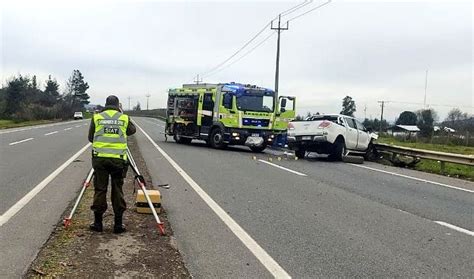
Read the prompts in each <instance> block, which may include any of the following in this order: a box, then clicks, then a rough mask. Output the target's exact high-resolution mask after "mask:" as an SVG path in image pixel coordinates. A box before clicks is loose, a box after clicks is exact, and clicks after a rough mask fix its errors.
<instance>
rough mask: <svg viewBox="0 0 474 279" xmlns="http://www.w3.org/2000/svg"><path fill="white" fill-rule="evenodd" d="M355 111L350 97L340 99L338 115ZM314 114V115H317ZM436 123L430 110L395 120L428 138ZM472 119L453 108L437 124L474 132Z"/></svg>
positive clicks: (377, 123) (381, 125) (379, 124)
mask: <svg viewBox="0 0 474 279" xmlns="http://www.w3.org/2000/svg"><path fill="white" fill-rule="evenodd" d="M356 111H357V107H356V103H355V101H354V100H353V98H352V97H350V96H346V97H344V98H343V99H342V109H341V111H340V114H342V115H347V116H352V117H354V113H355V112H356ZM318 114H319V112H318V113H316V115H318ZM312 115H314V114H312V113H311V112H308V113H307V115H306V117H303V116H301V115H298V116H297V117H296V120H303V119H305V118H308V117H310V116H312ZM436 122H438V114H437V113H436V111H435V110H434V109H432V108H427V109H420V110H417V111H403V112H402V113H400V115H399V116H398V118H397V119H396V120H395V125H416V126H418V128H419V129H420V135H421V136H422V137H426V138H430V137H431V136H432V135H433V131H434V126H435V123H436ZM363 124H364V126H365V127H366V128H368V129H370V130H373V131H387V129H388V128H389V127H390V123H388V122H387V121H386V120H385V119H383V120H379V119H377V118H375V119H368V118H365V119H364V121H363ZM473 124H474V118H473V117H472V116H469V114H468V113H466V112H462V111H461V110H460V109H459V108H453V109H451V110H450V111H449V113H448V116H447V117H446V119H445V120H444V121H442V122H440V123H439V125H440V126H445V127H447V126H449V128H453V129H455V130H457V131H459V132H467V131H469V132H474V125H473Z"/></svg>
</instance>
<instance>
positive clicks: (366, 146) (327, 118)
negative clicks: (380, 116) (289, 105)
mask: <svg viewBox="0 0 474 279" xmlns="http://www.w3.org/2000/svg"><path fill="white" fill-rule="evenodd" d="M377 137H378V136H377V135H376V134H373V133H370V132H369V131H368V130H367V129H366V128H365V127H364V125H362V123H360V122H359V121H357V120H356V119H355V118H353V117H350V116H346V115H339V114H325V115H315V116H311V117H308V118H307V119H306V120H302V121H291V122H290V123H288V147H289V148H290V149H292V150H295V155H296V156H297V157H299V158H304V156H305V154H306V151H309V152H316V153H319V154H329V158H330V159H333V160H342V157H343V156H345V155H347V154H348V153H349V152H351V153H363V154H365V153H367V152H369V151H370V149H371V144H372V141H373V140H375V139H377Z"/></svg>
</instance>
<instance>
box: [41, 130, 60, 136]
mask: <svg viewBox="0 0 474 279" xmlns="http://www.w3.org/2000/svg"><path fill="white" fill-rule="evenodd" d="M57 133H58V131H54V132H51V133H46V134H44V135H45V136H49V135H54V134H57Z"/></svg>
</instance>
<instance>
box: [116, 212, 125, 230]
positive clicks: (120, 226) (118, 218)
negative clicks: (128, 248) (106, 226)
mask: <svg viewBox="0 0 474 279" xmlns="http://www.w3.org/2000/svg"><path fill="white" fill-rule="evenodd" d="M114 219H115V224H114V233H124V232H126V231H127V230H126V229H125V226H124V225H123V223H122V215H115V218H114Z"/></svg>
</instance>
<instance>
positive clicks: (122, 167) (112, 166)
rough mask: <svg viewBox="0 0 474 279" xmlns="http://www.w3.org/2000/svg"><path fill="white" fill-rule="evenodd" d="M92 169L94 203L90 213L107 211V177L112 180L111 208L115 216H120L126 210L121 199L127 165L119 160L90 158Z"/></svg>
mask: <svg viewBox="0 0 474 279" xmlns="http://www.w3.org/2000/svg"><path fill="white" fill-rule="evenodd" d="M92 167H93V168H94V202H93V203H92V206H91V209H92V211H94V212H96V213H99V214H103V213H104V212H105V211H106V210H107V186H108V184H109V176H110V177H111V180H112V189H111V190H112V195H111V197H112V207H113V209H114V214H115V216H122V214H123V212H124V211H125V209H126V207H127V206H126V204H125V200H124V198H123V191H122V186H123V179H124V177H125V175H126V171H127V169H128V168H127V163H126V161H124V160H121V159H115V158H101V157H92Z"/></svg>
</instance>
